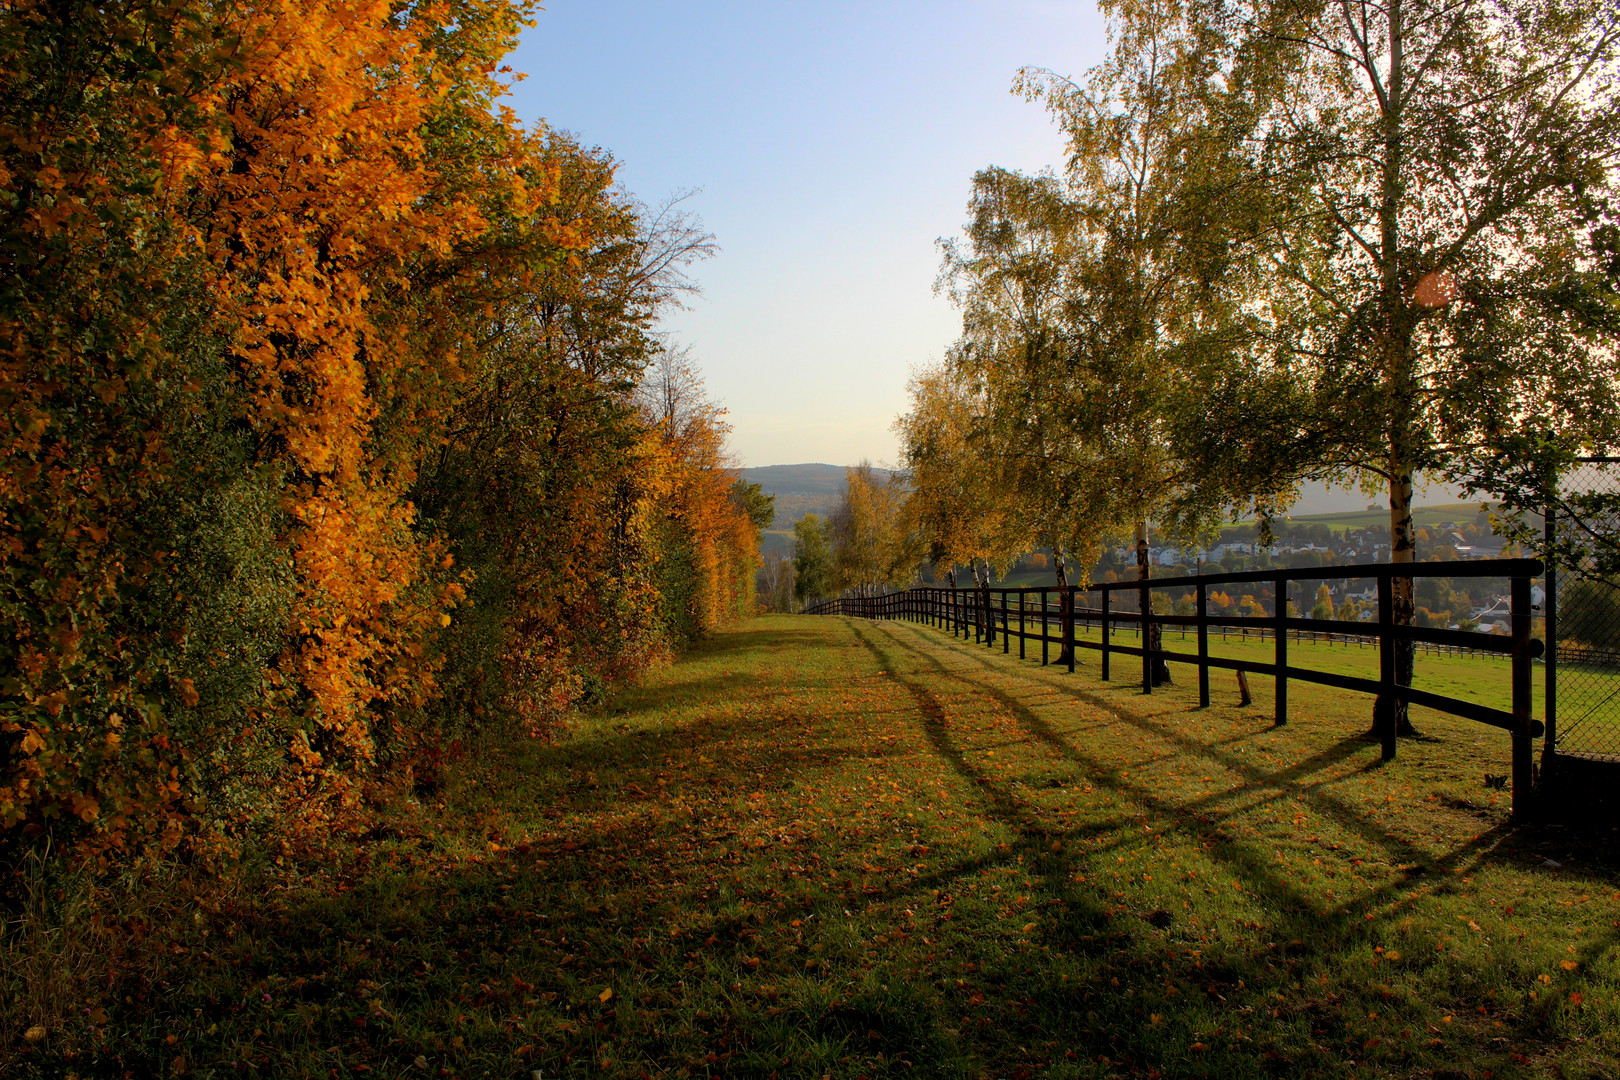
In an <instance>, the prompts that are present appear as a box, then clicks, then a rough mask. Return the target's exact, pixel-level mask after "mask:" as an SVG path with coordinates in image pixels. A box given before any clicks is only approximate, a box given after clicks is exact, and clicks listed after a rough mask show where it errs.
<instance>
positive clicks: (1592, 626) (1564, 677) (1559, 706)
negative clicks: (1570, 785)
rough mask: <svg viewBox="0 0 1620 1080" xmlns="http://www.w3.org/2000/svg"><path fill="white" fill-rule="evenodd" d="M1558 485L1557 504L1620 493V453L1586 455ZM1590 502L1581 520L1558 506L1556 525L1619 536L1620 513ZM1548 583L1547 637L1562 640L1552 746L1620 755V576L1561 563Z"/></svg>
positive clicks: (1553, 659) (1551, 682)
mask: <svg viewBox="0 0 1620 1080" xmlns="http://www.w3.org/2000/svg"><path fill="white" fill-rule="evenodd" d="M1558 488H1559V494H1560V496H1561V497H1560V498H1559V500H1558V504H1559V506H1560V507H1565V508H1567V507H1569V506H1570V504H1571V503H1572V502H1573V503H1575V504H1577V505H1582V503H1583V501H1582V500H1581V499H1579V498H1578V497H1579V496H1582V495H1594V494H1596V495H1620V459H1615V458H1591V459H1587V460H1583V461H1581V462H1579V463H1577V464H1576V465H1574V466H1573V467H1571V468H1567V469H1566V470H1564V472H1563V474H1562V475H1560V477H1559V480H1558ZM1571 496H1575V497H1576V498H1573V499H1572V498H1570V497H1571ZM1584 505H1585V506H1586V508H1587V509H1586V510H1585V512H1584V513H1583V514H1582V516H1581V517H1580V518H1579V519H1576V518H1574V517H1573V516H1572V512H1571V511H1570V510H1568V509H1559V510H1554V511H1553V513H1552V514H1551V515H1550V517H1551V522H1550V523H1551V527H1552V529H1553V530H1554V531H1555V532H1556V533H1559V534H1564V533H1566V531H1577V530H1579V531H1590V532H1593V533H1596V534H1599V535H1607V536H1615V535H1620V515H1617V514H1615V513H1613V512H1610V511H1599V512H1597V513H1596V514H1594V513H1593V511H1592V510H1591V509H1590V506H1591V502H1590V501H1589V500H1588V501H1586V502H1585V504H1584ZM1548 584H1549V586H1550V589H1549V592H1550V593H1551V596H1552V599H1553V604H1552V607H1551V611H1550V612H1548V626H1547V631H1548V634H1547V636H1548V637H1549V638H1552V639H1554V640H1555V641H1556V647H1555V648H1554V649H1552V650H1550V651H1549V653H1548V660H1549V661H1550V663H1549V667H1550V668H1551V669H1552V670H1551V671H1549V672H1548V686H1549V689H1550V690H1551V691H1552V693H1551V694H1550V695H1549V697H1551V698H1552V701H1551V702H1549V710H1548V711H1549V712H1551V713H1553V714H1554V715H1555V716H1556V724H1555V726H1554V727H1553V729H1552V730H1551V731H1550V732H1549V733H1548V734H1549V737H1550V738H1551V739H1552V740H1553V748H1554V750H1555V752H1556V753H1558V754H1563V755H1568V756H1573V757H1594V758H1613V759H1615V760H1620V582H1617V581H1616V580H1615V579H1614V578H1613V577H1612V576H1611V577H1605V576H1602V575H1599V574H1597V573H1595V572H1593V570H1592V569H1591V567H1589V566H1558V567H1553V568H1551V569H1550V570H1549V572H1548Z"/></svg>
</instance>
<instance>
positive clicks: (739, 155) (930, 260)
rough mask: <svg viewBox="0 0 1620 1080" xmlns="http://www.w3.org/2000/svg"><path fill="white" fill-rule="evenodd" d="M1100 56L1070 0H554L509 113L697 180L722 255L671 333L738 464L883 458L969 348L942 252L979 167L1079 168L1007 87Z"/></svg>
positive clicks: (649, 169)
mask: <svg viewBox="0 0 1620 1080" xmlns="http://www.w3.org/2000/svg"><path fill="white" fill-rule="evenodd" d="M1104 45H1105V38H1104V30H1103V24H1102V22H1101V20H1100V18H1099V17H1098V16H1097V13H1096V10H1095V8H1094V7H1093V6H1092V4H1091V3H1089V2H1066V0H996V2H989V0H934V2H930V3H921V2H909V0H868V2H865V3H851V2H842V0H831V2H821V3H796V4H789V3H778V2H776V0H754V2H752V3H741V2H722V0H692V2H689V3H686V4H670V3H656V2H651V0H550V3H549V6H548V8H547V10H545V11H544V12H542V13H541V14H540V15H539V17H538V21H537V22H536V25H535V26H534V27H533V28H532V29H530V30H529V31H528V32H527V33H526V34H525V35H524V38H523V42H522V44H521V46H520V47H519V49H518V51H517V52H516V54H515V55H514V57H513V58H512V59H511V60H510V63H511V64H512V66H513V67H515V68H517V69H518V70H519V71H523V72H526V73H527V74H528V78H527V79H526V80H524V81H523V82H521V83H519V84H518V85H517V87H516V88H515V89H514V92H513V95H512V97H511V98H510V99H509V103H510V104H511V105H512V106H513V108H515V109H516V110H517V111H518V113H519V115H521V116H522V117H523V118H524V119H525V120H528V121H531V122H532V121H537V120H544V121H545V122H546V123H548V124H550V125H551V126H552V127H554V128H559V129H563V130H567V131H571V132H573V133H575V134H576V135H578V136H579V137H580V138H581V139H582V140H583V141H584V142H586V143H587V144H590V145H597V146H602V147H604V148H606V149H608V150H609V151H611V152H612V153H613V154H614V156H615V157H617V158H618V159H619V161H620V162H621V163H622V164H621V167H620V170H619V174H618V175H619V178H620V180H621V182H622V183H623V184H624V185H625V186H626V187H627V188H628V189H629V190H630V191H632V192H633V193H634V194H635V195H637V196H638V197H639V198H641V199H642V200H644V201H646V202H649V203H656V202H659V201H660V200H662V199H663V198H665V197H667V196H669V195H670V194H672V193H674V192H676V191H679V190H683V189H689V188H697V189H701V192H700V194H698V195H697V196H696V197H695V198H694V199H693V200H691V202H690V203H689V204H688V205H689V206H690V208H691V209H693V210H694V211H696V212H697V213H698V214H700V215H701V216H702V218H703V220H704V223H705V225H706V226H707V227H708V229H709V230H710V231H711V232H713V233H714V234H715V237H716V239H717V240H718V242H719V244H720V247H721V253H720V254H719V255H718V256H717V257H716V258H714V259H712V260H710V261H709V262H707V263H704V264H702V265H700V266H699V267H697V269H696V274H695V276H696V277H697V279H698V280H699V282H700V283H701V284H702V286H703V295H702V296H701V297H699V298H697V299H696V300H695V301H694V302H693V303H692V305H691V310H689V311H686V312H681V313H677V314H676V315H675V316H674V317H673V318H671V319H670V320H669V322H668V329H669V330H670V331H672V332H673V334H674V335H675V337H676V338H677V340H679V341H681V342H684V343H686V344H689V345H691V346H692V348H693V356H694V359H696V360H697V361H698V363H699V366H700V367H701V368H702V370H703V372H704V374H705V376H706V378H707V380H708V385H709V390H710V392H711V394H712V395H713V396H715V397H716V398H718V399H719V400H720V401H721V402H722V403H724V404H725V405H726V406H727V408H728V409H729V410H730V413H731V422H732V425H733V429H734V430H733V435H732V447H733V450H734V452H735V453H736V455H737V457H738V459H739V460H740V462H741V464H744V465H775V464H787V463H794V462H803V461H825V462H831V463H834V464H849V463H853V462H855V461H857V460H859V459H860V458H862V457H868V458H871V459H873V460H874V461H878V462H880V463H888V462H892V461H893V460H894V458H895V439H894V433H893V431H892V429H891V425H892V423H893V421H894V418H895V416H896V415H897V414H898V413H900V412H901V411H902V410H903V409H904V408H905V404H906V396H905V386H906V380H907V378H908V377H909V375H910V372H911V370H912V368H913V367H915V366H916V365H918V364H921V363H924V362H926V361H928V360H930V359H933V358H937V357H939V356H940V355H941V354H942V353H943V352H944V350H945V348H946V347H947V346H948V345H949V344H950V342H951V341H952V340H954V339H955V337H956V334H957V330H958V318H957V315H956V313H955V311H954V310H953V309H952V308H951V307H950V305H949V304H948V303H947V302H946V301H945V300H944V299H943V298H940V297H936V296H934V294H933V282H934V277H935V274H936V272H937V270H938V266H939V253H938V250H937V248H936V247H935V240H936V238H938V237H940V236H943V235H948V234H952V233H955V232H956V231H957V230H958V229H959V228H960V226H961V223H962V221H963V220H964V218H965V216H966V205H967V197H968V191H969V186H970V183H971V180H972V176H973V173H974V171H975V170H977V169H979V168H982V167H984V166H985V165H990V164H995V165H1002V166H1007V167H1012V168H1022V169H1028V170H1038V169H1041V168H1046V167H1057V166H1058V165H1060V163H1061V161H1062V158H1063V145H1062V140H1061V138H1060V137H1059V136H1058V134H1057V132H1056V130H1055V128H1054V127H1053V125H1052V124H1051V122H1050V120H1049V118H1048V117H1047V115H1046V113H1045V111H1044V110H1043V109H1042V108H1041V107H1040V106H1038V105H1033V104H1030V103H1028V102H1025V101H1024V100H1022V99H1021V98H1019V97H1016V96H1014V95H1013V94H1011V93H1010V92H1009V91H1010V88H1011V85H1012V80H1013V77H1014V75H1015V74H1016V72H1017V70H1018V68H1019V67H1020V66H1021V65H1026V64H1027V65H1034V66H1039V67H1049V68H1052V69H1054V70H1057V71H1060V72H1063V73H1064V74H1069V75H1080V74H1082V73H1083V72H1084V71H1085V69H1086V68H1088V67H1089V66H1090V65H1092V64H1094V63H1095V62H1096V61H1097V60H1098V59H1099V58H1100V57H1101V53H1102V50H1103V48H1104Z"/></svg>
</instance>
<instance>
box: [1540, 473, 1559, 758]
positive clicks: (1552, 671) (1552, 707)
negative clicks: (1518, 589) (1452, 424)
mask: <svg viewBox="0 0 1620 1080" xmlns="http://www.w3.org/2000/svg"><path fill="white" fill-rule="evenodd" d="M1557 497H1558V466H1556V465H1553V466H1549V468H1548V477H1547V505H1546V506H1545V507H1544V508H1543V509H1542V514H1541V521H1542V525H1541V529H1542V533H1543V541H1542V548H1543V549H1544V550H1543V553H1542V558H1544V559H1546V560H1547V562H1546V565H1545V566H1543V567H1542V573H1543V574H1545V575H1546V577H1545V579H1544V580H1543V581H1542V584H1541V587H1542V589H1543V590H1544V591H1543V594H1542V597H1541V618H1542V623H1543V625H1544V627H1545V629H1544V630H1543V631H1542V635H1543V636H1544V637H1545V638H1546V644H1547V651H1546V652H1544V653H1542V654H1541V656H1542V660H1541V670H1542V673H1543V674H1544V675H1545V676H1546V679H1547V684H1546V688H1545V693H1546V703H1545V704H1544V705H1543V706H1542V712H1543V713H1545V715H1546V718H1547V737H1546V738H1545V739H1543V740H1542V743H1541V756H1542V758H1543V760H1545V759H1546V757H1547V756H1548V755H1550V754H1552V753H1554V752H1555V751H1556V749H1557V744H1558V569H1557V567H1556V566H1555V565H1554V563H1553V543H1554V541H1556V540H1557V539H1558V531H1557V530H1558V526H1557V521H1558V510H1557V505H1556V499H1557Z"/></svg>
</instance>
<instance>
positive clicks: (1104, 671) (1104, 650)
mask: <svg viewBox="0 0 1620 1080" xmlns="http://www.w3.org/2000/svg"><path fill="white" fill-rule="evenodd" d="M1112 595H1113V590H1111V589H1109V588H1107V587H1104V588H1103V590H1102V614H1101V617H1100V619H1099V621H1100V622H1101V623H1102V677H1103V681H1104V682H1107V681H1108V632H1109V631H1108V598H1109V597H1111V596H1112Z"/></svg>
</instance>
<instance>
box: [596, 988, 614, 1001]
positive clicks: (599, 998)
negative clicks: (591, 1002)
mask: <svg viewBox="0 0 1620 1080" xmlns="http://www.w3.org/2000/svg"><path fill="white" fill-rule="evenodd" d="M612 996H613V988H612V987H611V986H610V987H608V988H607V989H606V990H604V991H602V992H601V993H600V994H597V995H596V1000H597V1001H600V1002H601V1003H602V1004H604V1005H606V1004H607V1003H608V999H609V998H611V997H612Z"/></svg>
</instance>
